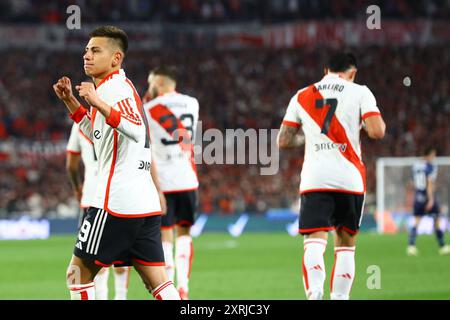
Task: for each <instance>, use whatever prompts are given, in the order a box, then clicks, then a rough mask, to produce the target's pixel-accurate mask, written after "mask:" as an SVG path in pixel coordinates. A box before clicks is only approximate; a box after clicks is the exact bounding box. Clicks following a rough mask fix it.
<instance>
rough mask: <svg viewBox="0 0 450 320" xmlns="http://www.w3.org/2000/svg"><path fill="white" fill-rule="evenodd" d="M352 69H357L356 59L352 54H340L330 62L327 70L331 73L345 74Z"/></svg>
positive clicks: (335, 55)
mask: <svg viewBox="0 0 450 320" xmlns="http://www.w3.org/2000/svg"><path fill="white" fill-rule="evenodd" d="M351 67H355V68H357V64H356V57H355V56H354V55H353V53H350V52H339V53H336V54H334V55H332V56H331V58H330V59H329V60H328V63H327V68H328V69H330V71H331V72H344V71H347V70H348V69H350V68H351Z"/></svg>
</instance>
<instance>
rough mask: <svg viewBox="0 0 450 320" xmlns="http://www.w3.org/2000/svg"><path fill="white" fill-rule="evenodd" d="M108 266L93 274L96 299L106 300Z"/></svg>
mask: <svg viewBox="0 0 450 320" xmlns="http://www.w3.org/2000/svg"><path fill="white" fill-rule="evenodd" d="M108 278H109V268H103V269H102V270H100V272H99V273H97V275H96V276H95V279H94V282H95V297H96V299H97V300H108Z"/></svg>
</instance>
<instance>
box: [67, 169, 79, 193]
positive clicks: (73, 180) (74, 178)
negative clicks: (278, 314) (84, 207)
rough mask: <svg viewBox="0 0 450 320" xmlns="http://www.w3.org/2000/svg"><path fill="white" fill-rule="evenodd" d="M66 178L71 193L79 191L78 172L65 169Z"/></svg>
mask: <svg viewBox="0 0 450 320" xmlns="http://www.w3.org/2000/svg"><path fill="white" fill-rule="evenodd" d="M67 176H68V177H69V181H70V184H71V185H72V189H73V191H75V192H77V191H79V190H80V189H81V182H80V178H79V176H78V171H76V170H73V169H71V168H68V169H67Z"/></svg>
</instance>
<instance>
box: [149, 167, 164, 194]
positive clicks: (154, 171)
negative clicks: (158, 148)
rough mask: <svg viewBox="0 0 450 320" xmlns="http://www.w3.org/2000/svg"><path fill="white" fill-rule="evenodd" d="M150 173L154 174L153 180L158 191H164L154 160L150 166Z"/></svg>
mask: <svg viewBox="0 0 450 320" xmlns="http://www.w3.org/2000/svg"><path fill="white" fill-rule="evenodd" d="M150 175H151V176H152V180H153V183H154V184H155V187H156V190H158V192H162V190H161V186H160V184H159V179H158V170H157V169H156V163H155V162H154V161H153V160H152V164H151V166H150Z"/></svg>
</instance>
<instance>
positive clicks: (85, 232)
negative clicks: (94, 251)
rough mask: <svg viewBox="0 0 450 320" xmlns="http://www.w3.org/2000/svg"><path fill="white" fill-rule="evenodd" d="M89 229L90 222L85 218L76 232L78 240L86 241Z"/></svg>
mask: <svg viewBox="0 0 450 320" xmlns="http://www.w3.org/2000/svg"><path fill="white" fill-rule="evenodd" d="M89 230H91V223H90V222H89V221H87V220H84V222H83V225H82V226H81V228H80V232H79V233H78V240H80V241H81V242H86V240H87V238H88V235H89Z"/></svg>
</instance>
